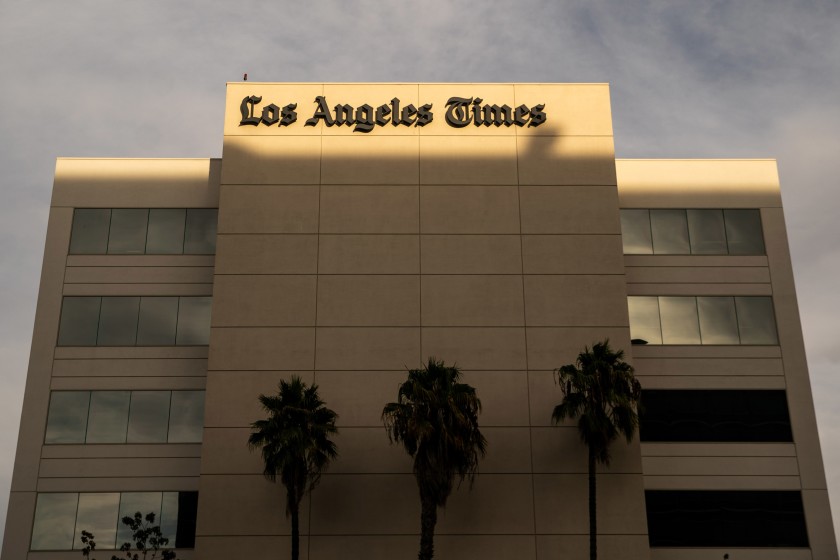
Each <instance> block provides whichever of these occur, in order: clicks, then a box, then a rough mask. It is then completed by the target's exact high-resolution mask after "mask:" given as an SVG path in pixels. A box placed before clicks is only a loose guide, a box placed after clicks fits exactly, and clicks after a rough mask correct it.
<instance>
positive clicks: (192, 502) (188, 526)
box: [175, 492, 198, 548]
mask: <svg viewBox="0 0 840 560" xmlns="http://www.w3.org/2000/svg"><path fill="white" fill-rule="evenodd" d="M197 513H198V492H178V536H177V537H176V539H175V547H176V548H195V518H196V514H197Z"/></svg>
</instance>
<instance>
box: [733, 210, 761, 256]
mask: <svg viewBox="0 0 840 560" xmlns="http://www.w3.org/2000/svg"><path fill="white" fill-rule="evenodd" d="M723 214H724V217H725V220H726V239H727V241H728V243H729V254H730V255H763V254H764V235H763V234H762V231H761V213H760V212H759V211H758V210H749V209H747V210H735V209H732V210H724V211H723Z"/></svg>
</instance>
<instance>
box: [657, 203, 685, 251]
mask: <svg viewBox="0 0 840 560" xmlns="http://www.w3.org/2000/svg"><path fill="white" fill-rule="evenodd" d="M650 229H651V231H652V232H653V252H654V253H655V254H657V255H687V254H689V253H690V252H691V249H690V246H689V243H688V223H687V221H686V216H685V210H651V211H650Z"/></svg>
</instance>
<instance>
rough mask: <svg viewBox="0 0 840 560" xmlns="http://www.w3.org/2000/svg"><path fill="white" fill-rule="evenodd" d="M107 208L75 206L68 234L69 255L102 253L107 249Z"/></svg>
mask: <svg viewBox="0 0 840 560" xmlns="http://www.w3.org/2000/svg"><path fill="white" fill-rule="evenodd" d="M110 222H111V210H109V209H108V208H76V209H75V210H74V211H73V231H72V233H71V234H70V254H71V255H104V254H105V253H106V252H107V251H108V225H109V224H110Z"/></svg>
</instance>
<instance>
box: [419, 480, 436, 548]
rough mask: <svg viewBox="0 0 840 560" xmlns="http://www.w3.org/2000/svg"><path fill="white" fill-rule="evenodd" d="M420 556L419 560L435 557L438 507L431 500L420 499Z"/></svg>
mask: <svg viewBox="0 0 840 560" xmlns="http://www.w3.org/2000/svg"><path fill="white" fill-rule="evenodd" d="M420 508H421V512H420V554H418V555H417V558H418V560H432V558H433V557H434V555H435V524H436V523H437V505H436V504H435V502H434V500H432V499H430V498H425V497H422V496H421V497H420Z"/></svg>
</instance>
